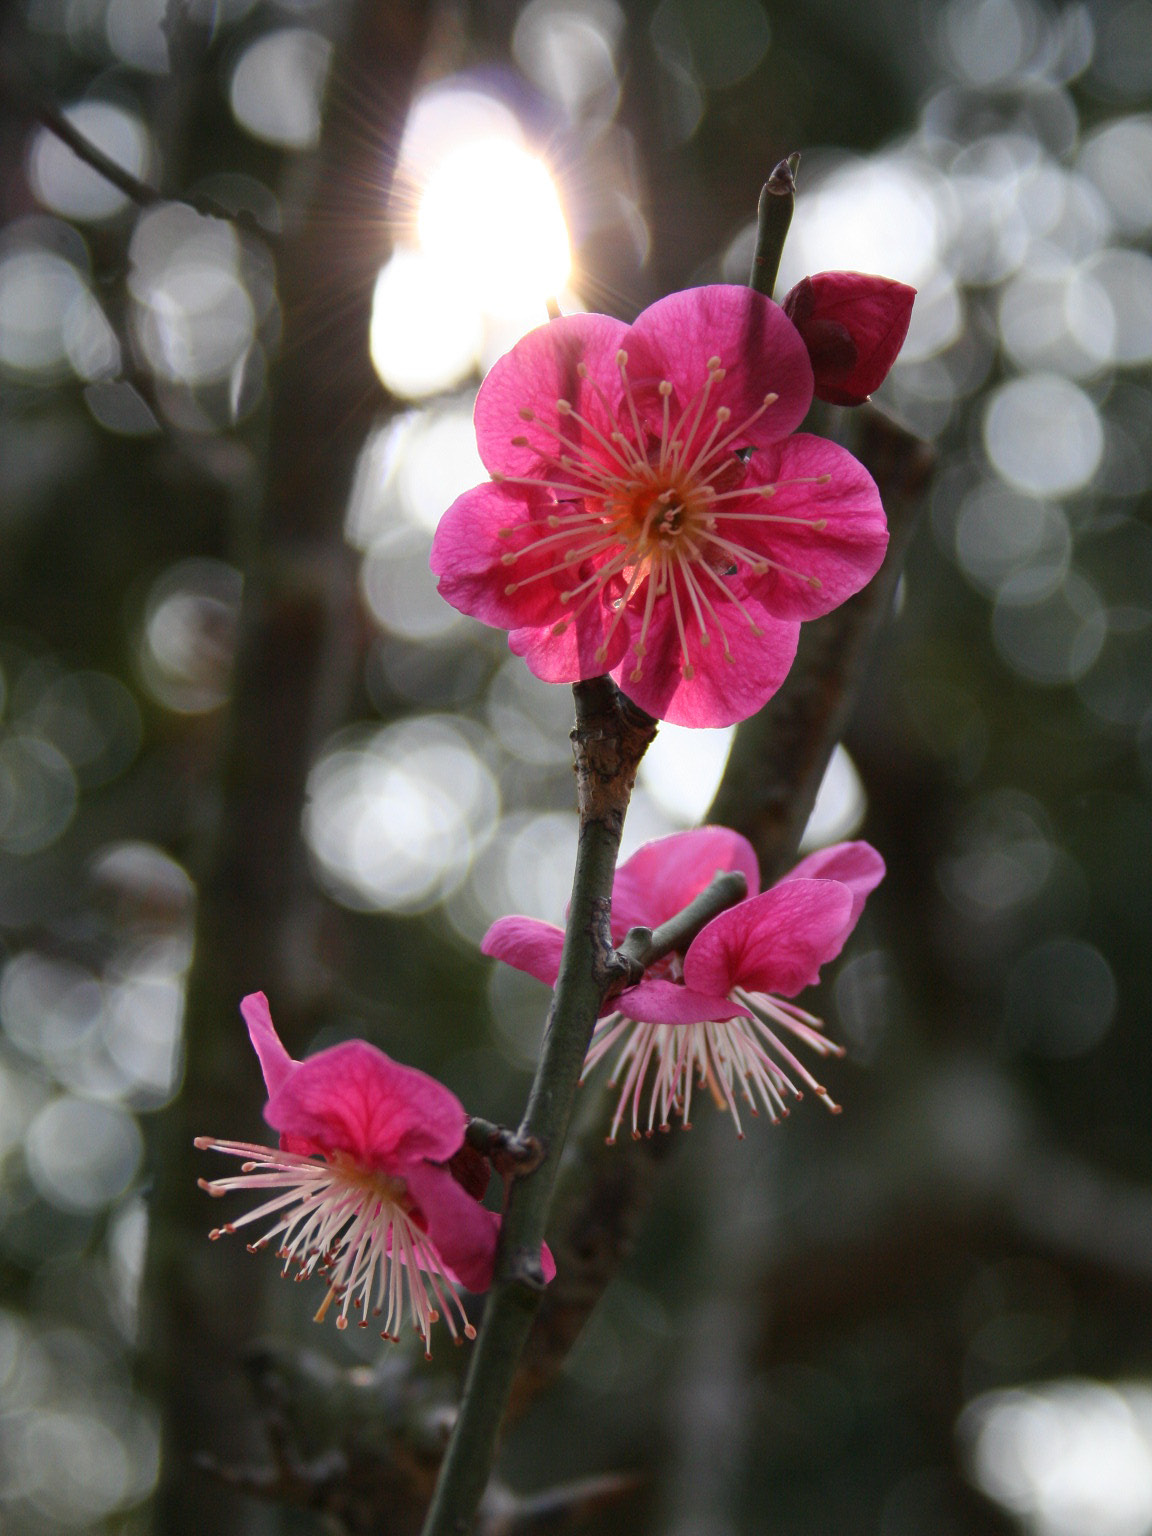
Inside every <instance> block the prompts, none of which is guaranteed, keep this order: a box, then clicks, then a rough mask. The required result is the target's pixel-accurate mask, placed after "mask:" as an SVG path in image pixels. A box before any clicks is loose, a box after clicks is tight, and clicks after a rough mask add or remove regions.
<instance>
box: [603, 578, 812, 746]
mask: <svg viewBox="0 0 1152 1536" xmlns="http://www.w3.org/2000/svg"><path fill="white" fill-rule="evenodd" d="M678 579H679V578H678ZM701 580H702V583H706V586H707V590H708V591H709V600H710V601H711V602H712V603H713V605H714V606H715V608H716V609H717V611H718V613H719V616H720V618H719V622H718V621H717V619H716V618H714V617H709V619H708V626H709V631H710V634H711V644H710V645H708V646H704V645H702V644H701V643H700V632H699V628H698V626H697V625H696V623H695V618H694V616H693V614H692V609H691V605H690V603H689V599H688V597H687V595H686V594H684V593H681V594H680V611H681V617H682V618H683V620H684V627H685V639H686V643H687V647H688V660H689V663H690V665H691V666H692V668H693V670H694V676H693V677H691V678H688V677H685V676H684V672H683V655H682V648H681V640H680V635H679V632H678V629H677V626H676V614H675V610H674V608H673V605H672V602H671V600H670V599H669V598H668V597H664V598H661V599H660V601H659V602H658V603H657V605H656V609H655V612H654V614H653V619H652V623H651V625H650V626H649V629H648V633H647V635H646V637H645V642H644V643H645V645H646V651H645V654H644V658H643V664H642V667H641V673H640V677H639V678H637V677H636V675H635V672H636V658H635V655H634V654H629V655H627V656H625V657H624V658H623V660H622V661H621V662H620V663H619V664H618V665H617V666H616V667H614V668H613V671H612V676H613V678H614V679H615V680H616V682H617V683H618V684H619V686H620V688H621V689H622V690H623V691H624V692H625V693H626V694H627V695H628V697H629V698H630V699H632V700H633V701H634V702H635V703H637V704H639V706H640V708H641V709H646V710H647V711H648V713H649V714H650V715H655V716H656V718H657V719H658V720H669V721H671V722H672V724H674V725H692V726H718V725H734V724H736V722H737V721H739V720H747V719H748V717H749V716H750V715H754V714H755V713H756V711H757V710H758V709H760V708H761V706H762V705H764V704H766V703H767V701H768V700H769V699H770V698H771V697H772V695H773V694H774V693H775V692H776V690H777V688H779V686H780V684H781V683H782V682H783V681H784V679H785V678H786V677H787V675H788V669H789V667H791V665H792V661H793V658H794V657H795V655H796V642H797V639H798V638H799V634H800V627H799V625H798V624H795V623H792V622H791V621H788V620H781V619H778V618H776V617H775V616H773V615H771V614H770V613H769V612H768V611H767V610H766V609H765V607H764V605H763V603H762V602H761V601H760V599H759V598H758V597H757V596H755V595H751V596H748V597H743V596H741V602H742V603H743V604H744V607H745V609H746V613H747V616H746V615H745V614H743V613H741V612H740V611H739V610H738V609H737V608H736V607H735V605H734V604H732V603H730V602H728V601H726V600H725V598H724V597H723V595H722V594H721V592H720V589H719V588H718V587H716V586H715V585H714V584H713V583H711V582H710V581H707V579H706V578H701ZM727 585H729V587H730V588H732V590H738V587H737V583H736V582H735V581H729V582H728V583H727ZM749 619H752V620H754V621H755V623H756V627H757V629H758V630H759V631H760V633H759V634H757V633H756V632H755V631H754V630H753V629H752V626H751V623H750V622H749ZM627 622H628V623H629V638H630V643H631V642H633V641H634V640H635V638H637V637H638V634H639V628H640V619H639V618H636V617H634V616H633V615H631V614H630V615H629V618H628V620H627ZM720 623H722V624H723V632H721V629H720ZM724 636H727V641H728V650H727V654H726V652H725V646H724Z"/></svg>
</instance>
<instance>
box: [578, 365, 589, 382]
mask: <svg viewBox="0 0 1152 1536" xmlns="http://www.w3.org/2000/svg"><path fill="white" fill-rule="evenodd" d="M576 377H577V378H578V379H586V378H587V377H588V364H587V363H577V364H576Z"/></svg>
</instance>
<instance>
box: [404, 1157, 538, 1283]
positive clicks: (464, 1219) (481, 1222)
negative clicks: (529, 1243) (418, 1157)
mask: <svg viewBox="0 0 1152 1536" xmlns="http://www.w3.org/2000/svg"><path fill="white" fill-rule="evenodd" d="M403 1178H404V1181H405V1183H406V1184H407V1185H408V1193H409V1194H410V1195H411V1196H412V1198H413V1200H415V1202H416V1204H417V1206H418V1208H419V1211H420V1215H421V1216H422V1218H423V1220H424V1222H425V1226H426V1230H427V1233H428V1236H429V1237H430V1238H431V1240H432V1242H433V1244H434V1245H435V1248H436V1251H437V1253H438V1254H439V1255H440V1257H441V1259H442V1260H443V1261H444V1263H445V1264H446V1265H447V1267H448V1269H449V1271H450V1272H451V1274H452V1275H453V1276H454V1277H455V1278H456V1279H457V1280H459V1282H460V1284H461V1285H463V1286H464V1287H465V1288H466V1289H467V1290H470V1291H486V1290H487V1289H488V1287H489V1286H490V1285H491V1284H492V1269H493V1265H494V1264H495V1261H496V1244H497V1241H498V1240H499V1236H500V1218H499V1216H497V1215H496V1213H495V1211H490V1210H489V1209H488V1208H487V1206H483V1205H480V1204H479V1203H478V1202H477V1201H475V1200H473V1199H472V1197H471V1195H469V1194H468V1193H467V1191H466V1190H464V1189H462V1188H461V1187H460V1185H459V1184H457V1182H456V1180H455V1179H454V1178H453V1177H452V1175H451V1174H450V1173H449V1172H448V1170H447V1169H446V1168H441V1167H439V1166H437V1165H436V1164H435V1163H428V1162H420V1163H413V1164H412V1166H411V1167H410V1168H406V1169H405V1170H404V1174H403ZM540 1266H541V1268H542V1269H543V1271H544V1279H545V1281H549V1280H553V1279H555V1277H556V1261H555V1259H553V1257H552V1254H551V1251H550V1249H549V1247H548V1244H547V1243H542V1244H541V1246H540Z"/></svg>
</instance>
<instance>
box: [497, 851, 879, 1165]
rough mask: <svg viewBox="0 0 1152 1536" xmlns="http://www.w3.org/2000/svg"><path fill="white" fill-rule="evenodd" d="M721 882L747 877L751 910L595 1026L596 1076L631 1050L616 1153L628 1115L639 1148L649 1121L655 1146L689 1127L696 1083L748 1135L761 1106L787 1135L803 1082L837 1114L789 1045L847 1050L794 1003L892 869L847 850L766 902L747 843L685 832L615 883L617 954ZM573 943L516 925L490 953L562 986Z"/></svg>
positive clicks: (805, 869)
mask: <svg viewBox="0 0 1152 1536" xmlns="http://www.w3.org/2000/svg"><path fill="white" fill-rule="evenodd" d="M719 870H740V871H742V872H743V874H744V875H745V876H746V878H747V880H748V895H747V896H746V897H745V899H744V900H743V901H740V902H737V904H736V905H735V906H733V907H730V908H728V910H727V911H725V912H721V913H720V915H719V916H718V917H715V918H713V919H712V921H711V922H710V923H708V924H706V926H705V927H704V928H702V929H701V930H700V932H699V933H698V934H697V935H696V937H695V938H694V939H693V940H692V942H691V943H690V944H689V945H688V948H687V950H686V952H685V953H684V954H682V955H681V954H675V953H673V954H671V955H668V956H666V957H665V958H664V959H662V960H660V961H658V962H657V963H656V964H655V965H653V966H651V967H650V968H649V970H648V971H647V972H646V973H645V975H644V977H643V978H642V980H641V981H640V982H639V983H638V985H636V986H634V987H632V988H630V989H629V990H628V991H626V992H623V993H621V994H620V995H619V996H618V997H615V998H613V999H612V1001H611V1003H610V1004H609V1007H610V1009H611V1011H610V1012H607V1013H605V1014H604V1015H602V1016H601V1018H600V1020H599V1021H598V1023H597V1025H596V1028H595V1031H594V1033H593V1036H592V1042H591V1045H590V1047H589V1050H588V1055H587V1058H586V1060H585V1063H584V1070H585V1072H587V1071H588V1069H589V1068H591V1067H593V1066H595V1065H596V1063H597V1062H598V1061H600V1060H601V1058H602V1057H603V1056H605V1055H606V1054H607V1053H608V1052H609V1051H610V1050H611V1049H612V1047H613V1046H615V1045H617V1044H620V1045H621V1050H620V1052H619V1055H618V1056H617V1058H616V1063H615V1067H614V1069H613V1072H612V1077H611V1079H610V1083H609V1085H610V1086H612V1087H616V1086H619V1087H620V1096H619V1100H618V1102H617V1106H616V1112H615V1114H614V1116H613V1119H612V1127H611V1130H610V1132H609V1136H608V1140H609V1141H610V1142H611V1141H614V1140H615V1139H616V1134H617V1132H618V1131H619V1129H620V1125H621V1122H622V1121H623V1119H624V1117H625V1115H626V1113H627V1112H628V1107H629V1105H631V1119H632V1134H633V1135H634V1136H638V1135H640V1134H641V1126H642V1121H645V1120H646V1122H647V1123H646V1125H644V1126H643V1129H644V1130H645V1131H646V1132H647V1134H649V1135H651V1134H652V1131H653V1130H654V1129H655V1128H656V1127H657V1126H658V1127H659V1128H660V1129H661V1130H667V1129H668V1126H669V1119H670V1116H671V1115H672V1114H673V1113H676V1114H678V1115H679V1116H680V1119H681V1121H682V1123H683V1125H684V1128H685V1129H688V1127H689V1124H690V1120H689V1116H690V1113H691V1106H692V1090H693V1083H694V1082H695V1083H697V1084H698V1085H700V1086H707V1088H708V1089H709V1090H710V1092H711V1094H712V1097H713V1099H714V1100H715V1101H716V1103H717V1104H718V1105H719V1106H720V1107H721V1108H725V1109H728V1110H730V1111H731V1113H732V1118H733V1121H734V1123H735V1125H736V1130H737V1134H739V1135H741V1136H742V1135H743V1130H742V1128H741V1124H740V1110H739V1107H738V1104H737V1100H738V1099H742V1100H743V1101H744V1102H745V1103H746V1104H747V1105H748V1107H749V1109H750V1111H751V1113H752V1114H753V1115H755V1114H757V1113H758V1110H757V1103H756V1101H757V1098H759V1102H760V1104H761V1105H762V1106H763V1107H764V1109H765V1110H766V1111H767V1114H768V1117H769V1119H770V1120H772V1122H773V1123H774V1124H775V1123H776V1122H777V1121H778V1120H779V1119H780V1117H781V1116H782V1115H787V1114H788V1108H787V1104H786V1102H785V1100H786V1098H787V1097H792V1098H795V1099H800V1098H802V1097H803V1093H802V1090H801V1088H800V1087H798V1086H797V1080H798V1081H799V1082H802V1083H804V1084H806V1085H807V1086H808V1087H809V1088H811V1089H812V1091H813V1092H814V1093H816V1094H817V1095H819V1097H820V1098H822V1099H823V1100H824V1102H825V1103H826V1104H827V1105H828V1107H829V1108H830V1109H832V1110H834V1111H835V1110H837V1109H838V1106H837V1105H836V1104H834V1103H833V1101H832V1099H831V1098H830V1097H829V1095H828V1091H827V1089H826V1088H824V1086H823V1085H822V1084H821V1083H819V1082H817V1081H816V1079H815V1078H814V1077H813V1076H812V1074H811V1073H810V1072H809V1071H808V1069H807V1068H806V1067H805V1066H804V1065H803V1063H802V1062H801V1061H799V1060H798V1058H797V1057H796V1056H795V1055H794V1053H793V1052H792V1050H791V1048H790V1046H789V1045H788V1044H787V1043H786V1038H785V1037H787V1036H790V1037H791V1038H792V1039H794V1040H799V1041H802V1042H803V1043H804V1044H805V1045H807V1046H809V1047H811V1048H812V1049H813V1050H815V1051H816V1052H817V1053H818V1054H819V1055H821V1056H828V1055H837V1056H838V1055H842V1054H843V1052H842V1050H841V1047H840V1046H838V1045H835V1044H833V1043H832V1042H831V1041H829V1040H828V1039H827V1038H826V1037H825V1036H824V1035H823V1034H822V1033H821V1030H822V1028H823V1026H822V1024H821V1022H820V1020H819V1019H816V1018H813V1016H812V1015H811V1014H810V1013H806V1012H805V1011H804V1010H803V1009H802V1008H798V1007H797V1006H796V1004H795V1003H793V1002H791V1001H788V999H790V998H792V997H794V996H795V995H796V994H797V993H798V992H801V991H803V989H804V988H805V987H809V986H812V985H813V984H814V983H815V982H816V981H817V980H818V978H819V973H820V967H821V966H822V965H824V964H825V963H826V962H827V961H829V960H831V959H833V958H834V957H835V956H836V955H838V954H839V953H840V951H841V949H842V948H843V946H844V943H845V941H846V940H847V938H848V936H849V934H850V933H851V932H852V930H853V928H855V926H856V922H857V920H858V918H859V916H860V913H861V912H862V910H863V908H864V901H865V898H866V897H867V895H868V893H869V892H870V891H871V890H873V889H874V887H875V886H876V885H878V884H879V882H880V881H881V879H882V878H883V876H884V861H883V860H882V859H881V857H880V855H879V854H878V853H877V852H876V850H875V849H874V848H872V847H870V846H869V844H867V843H840V844H837V845H836V846H835V847H832V848H826V849H824V850H823V851H821V852H820V853H814V854H811V855H810V856H809V857H808V858H806V859H803V860H801V862H800V863H799V864H797V866H796V868H795V869H794V870H792V872H791V874H788V875H786V876H785V877H784V879H783V880H781V881H779V882H778V883H777V884H776V885H774V886H773V887H772V888H771V890H768V891H764V892H763V893H759V876H758V871H757V866H756V857H755V854H754V852H753V850H752V847H751V844H749V843H748V842H747V841H746V839H745V838H743V837H741V836H740V835H739V833H736V832H731V831H729V830H728V829H727V828H725V827H701V828H699V829H698V830H696V831H694V832H677V833H674V834H673V835H672V836H671V837H665V838H660V839H659V840H658V841H656V842H654V843H648V844H647V845H646V846H645V847H643V848H641V849H640V850H639V852H638V853H635V854H633V856H632V857H631V858H630V859H628V860H627V861H626V862H625V863H624V864H622V865H621V866H620V868H619V869H618V870H617V871H616V880H615V884H614V886H613V893H612V939H613V943H615V944H619V943H620V942H621V940H622V939H623V937H624V935H625V933H626V932H627V931H628V929H629V928H632V927H645V928H655V927H657V926H659V924H661V923H663V922H666V921H667V920H668V919H669V918H670V917H672V916H673V915H674V914H675V913H676V912H679V911H680V910H681V909H682V908H684V907H685V906H687V904H688V903H689V902H690V901H691V900H692V899H693V898H694V897H695V896H697V895H699V893H700V892H701V891H702V890H704V888H705V887H706V886H707V885H708V884H709V883H710V882H711V880H712V877H713V876H714V875H715V874H716V873H717V871H719ZM758 893H759V894H758ZM561 938H562V935H561V934H560V930H559V929H557V928H553V927H552V926H551V925H550V924H548V923H541V922H537V921H535V920H534V919H531V918H525V917H509V918H502V919H501V920H500V921H498V922H496V923H494V924H493V925H492V927H491V928H490V929H489V930H488V933H487V934H486V935H485V938H484V942H483V944H482V946H481V948H482V949H483V951H484V953H485V954H487V955H495V956H496V957H497V958H499V959H501V960H506V961H507V962H508V964H509V965H514V966H516V967H517V969H519V970H522V971H527V972H529V974H531V975H533V976H537V977H539V978H540V979H541V980H542V981H546V982H548V983H549V984H550V985H554V984H555V981H556V977H557V974H558V971H559V957H560V942H559V941H560V939H561ZM649 1083H650V1086H649V1088H648V1110H647V1115H644V1114H643V1112H642V1110H641V1100H642V1098H643V1097H644V1093H645V1085H646V1084H649Z"/></svg>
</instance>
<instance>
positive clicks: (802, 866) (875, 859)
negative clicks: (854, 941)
mask: <svg viewBox="0 0 1152 1536" xmlns="http://www.w3.org/2000/svg"><path fill="white" fill-rule="evenodd" d="M884 874H885V868H884V860H883V859H882V858H881V857H880V855H879V854H878V853H877V852H876V850H875V848H873V846H872V844H871V843H863V842H861V843H834V844H833V846H832V847H831V848H821V849H820V851H819V852H818V853H810V854H809V855H808V857H807V858H806V859H801V860H800V862H799V864H797V866H796V868H795V869H794V870H793V871H792V872H791V874H788V875H785V876H784V878H785V880H838V881H839V882H840V884H841V885H846V886H847V887H848V889H849V890H850V891H851V892H852V921H851V924H850V926H849V929H848V932H849V933H851V931H852V929H853V928H855V926H856V923H857V921H858V919H859V917H860V914H861V912H862V911H863V910H864V902H865V901H866V899H867V898H868V896H869V895H870V893H871V892H872V891H874V890H875V889H876V887H877V886H878V885H879V884H880V882H881V880H883V878H884ZM847 936H848V935H847V934H845V938H847Z"/></svg>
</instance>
